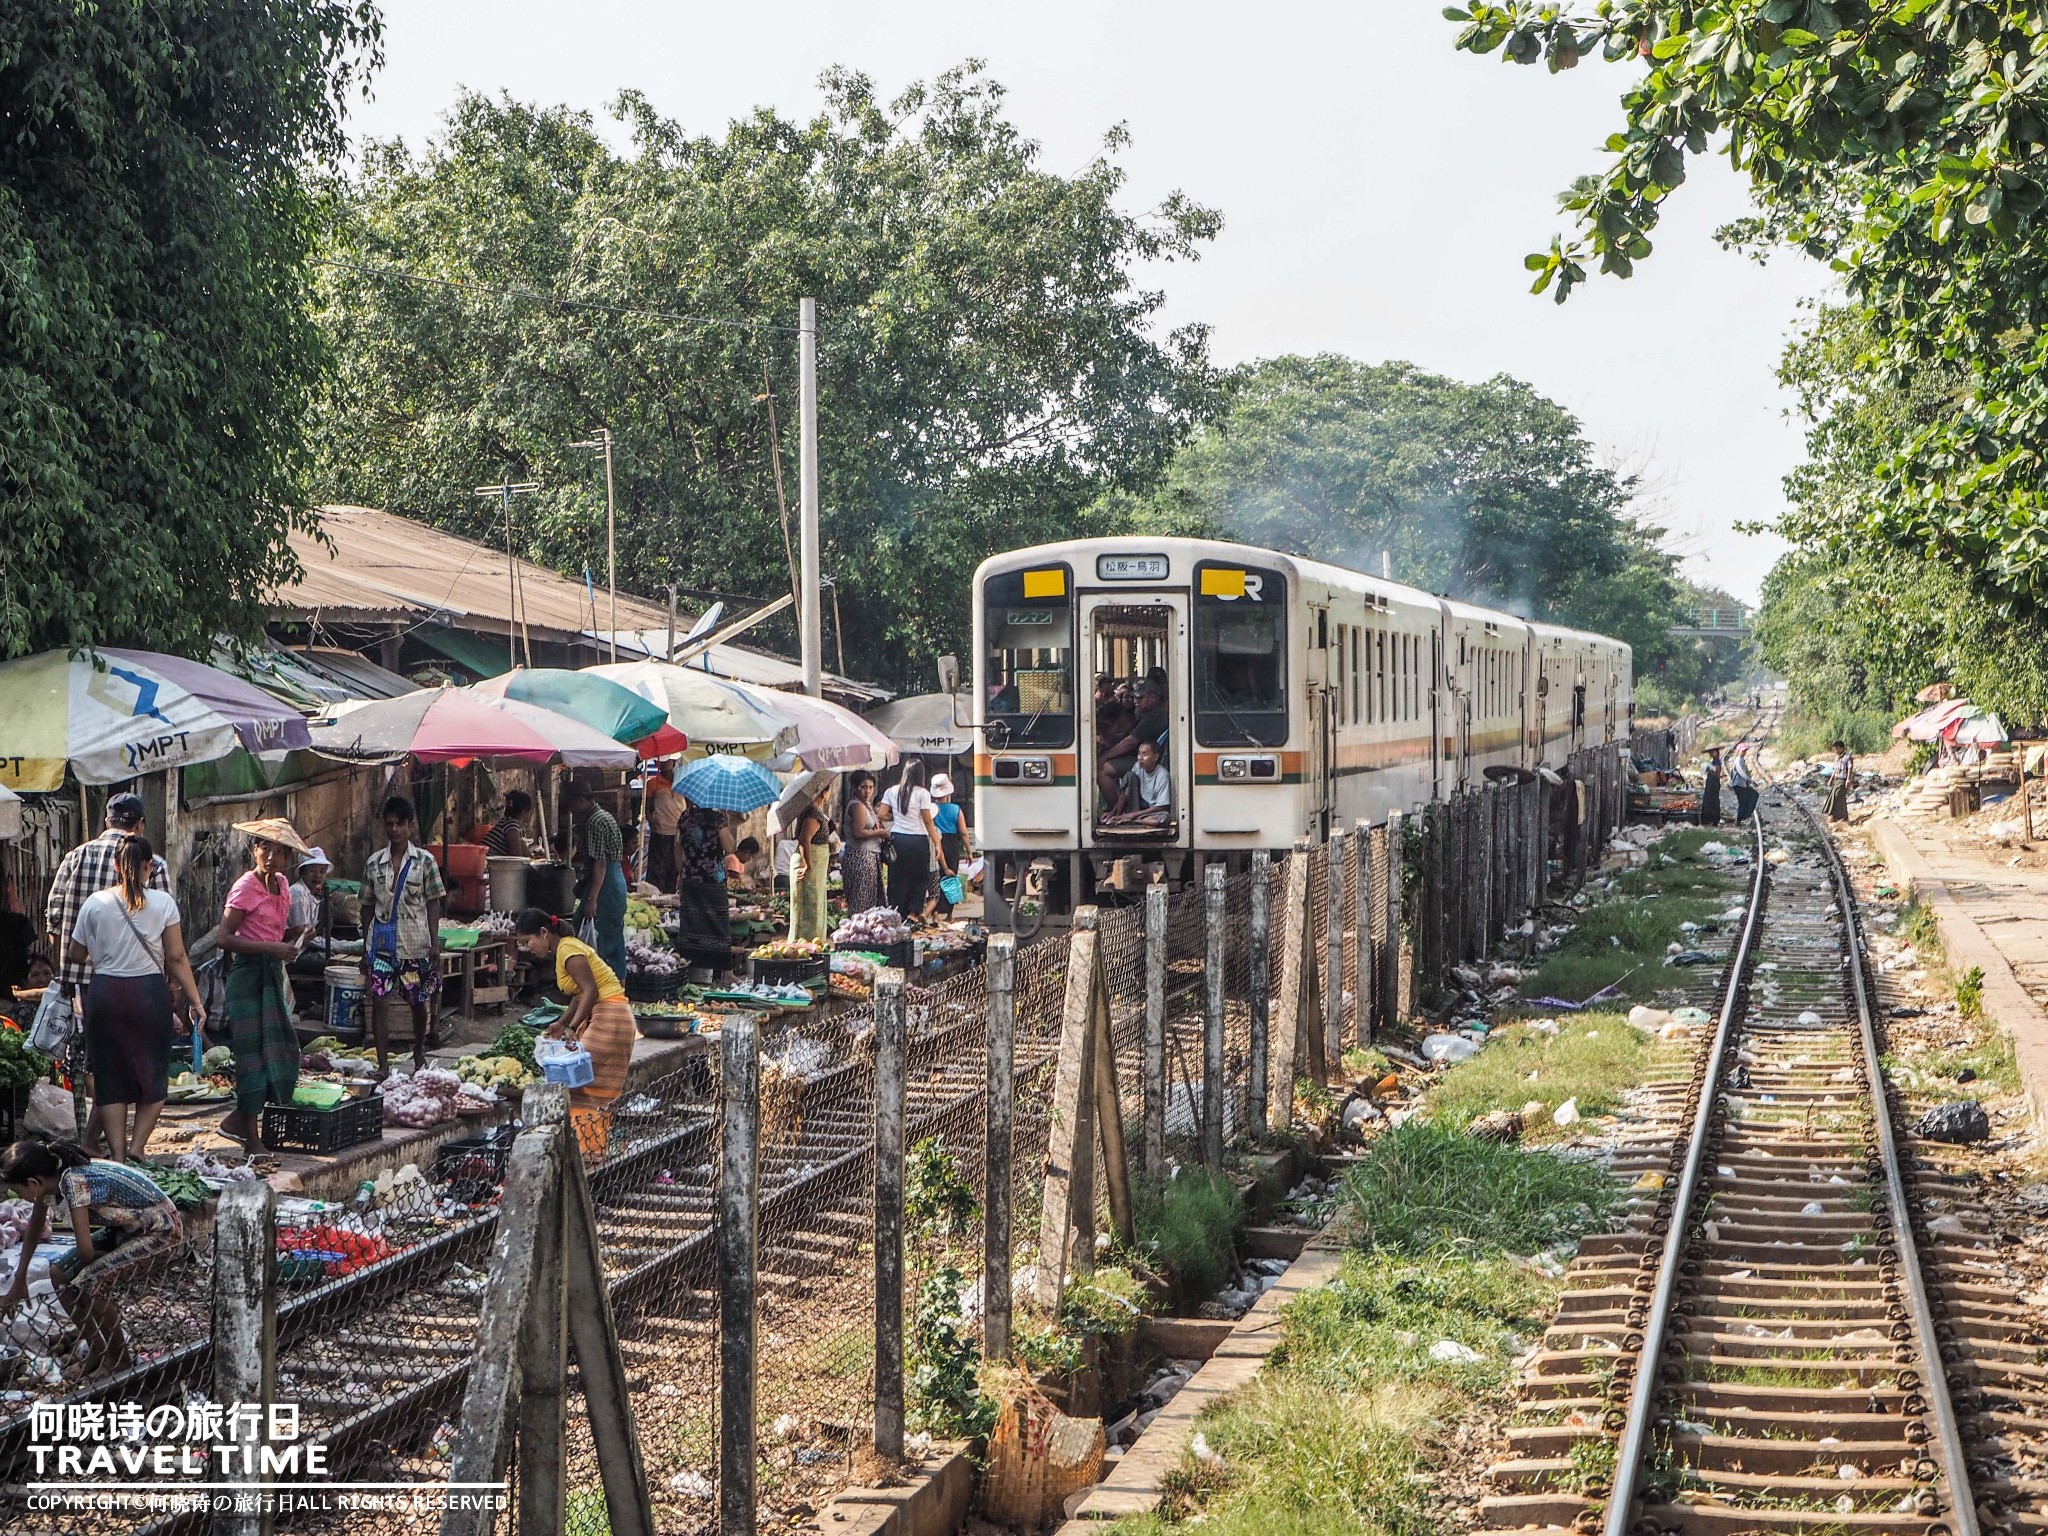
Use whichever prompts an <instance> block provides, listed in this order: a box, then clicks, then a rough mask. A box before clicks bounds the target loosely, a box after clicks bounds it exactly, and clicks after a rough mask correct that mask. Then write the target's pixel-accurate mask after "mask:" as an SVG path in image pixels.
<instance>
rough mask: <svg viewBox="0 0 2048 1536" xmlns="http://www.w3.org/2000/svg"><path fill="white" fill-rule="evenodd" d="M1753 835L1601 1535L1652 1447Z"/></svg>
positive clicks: (1748, 935)
mask: <svg viewBox="0 0 2048 1536" xmlns="http://www.w3.org/2000/svg"><path fill="white" fill-rule="evenodd" d="M1750 820H1751V825H1752V827H1753V829H1754V831H1755V834H1756V854H1755V874H1754V875H1753V877H1752V878H1751V881H1750V888H1749V911H1748V913H1747V915H1746V916H1745V917H1744V919H1743V923H1742V938H1741V940H1740V941H1739V942H1738V943H1737V944H1736V946H1735V952H1734V953H1733V954H1732V955H1731V956H1730V957H1729V960H1728V981H1727V987H1726V990H1725V991H1724V993H1723V995H1722V999H1721V1016H1720V1018H1719V1020H1718V1021H1717V1022H1716V1024H1715V1026H1714V1038H1713V1042H1712V1044H1711V1045H1710V1046H1709V1047H1708V1050H1709V1053H1710V1054H1709V1056H1708V1059H1707V1071H1706V1076H1705V1078H1704V1079H1702V1081H1701V1083H1700V1090H1699V1094H1700V1097H1699V1107H1698V1108H1697V1109H1696V1110H1695V1111H1694V1113H1693V1120H1692V1132H1691V1136H1692V1139H1691V1141H1690V1142H1689V1143H1688V1145H1687V1149H1686V1155H1685V1167H1684V1169H1683V1171H1682V1172H1681V1173H1680V1174H1679V1180H1678V1192H1677V1194H1676V1196H1675V1197H1674V1198H1673V1200H1672V1202H1671V1215H1670V1218H1669V1225H1668V1226H1667V1227H1666V1229H1665V1232H1664V1258H1663V1262H1662V1263H1661V1264H1660V1265H1659V1266H1658V1269H1657V1289H1656V1291H1655V1292H1654V1293H1653V1294H1652V1296H1651V1299H1650V1313H1649V1316H1648V1317H1647V1318H1645V1319H1644V1322H1643V1329H1642V1334H1643V1342H1642V1347H1641V1349H1639V1350H1638V1351H1637V1353H1636V1370H1635V1380H1634V1381H1633V1382H1632V1383H1631V1384H1630V1388H1629V1399H1628V1419H1627V1422H1626V1424H1625V1425H1624V1427H1623V1430H1622V1437H1621V1451H1620V1454H1619V1455H1618V1456H1617V1457H1616V1459H1615V1464H1614V1486H1613V1488H1612V1489H1611V1490H1609V1492H1608V1495H1607V1511H1606V1516H1605V1519H1604V1522H1603V1529H1604V1532H1605V1536H1630V1530H1631V1527H1632V1524H1633V1521H1634V1518H1635V1516H1634V1511H1635V1504H1636V1499H1637V1496H1638V1485H1639V1483H1640V1482H1641V1479H1642V1471H1643V1460H1644V1457H1645V1455H1646V1454H1647V1453H1648V1451H1649V1447H1650V1429H1651V1426H1652V1423H1653V1420H1654V1415H1655V1412H1656V1406H1657V1393H1658V1384H1657V1375H1658V1369H1659V1364H1658V1363H1659V1362H1660V1361H1661V1360H1662V1359H1663V1357H1664V1341H1665V1337H1666V1335H1667V1334H1668V1333H1669V1331H1670V1323H1671V1304H1672V1301H1673V1299H1674V1298H1675V1297H1676V1295H1677V1292H1678V1272H1679V1265H1680V1262H1681V1261H1682V1259H1683V1258H1684V1256H1685V1249H1686V1245H1687V1244H1688V1243H1689V1242H1690V1241H1691V1240H1692V1230H1691V1228H1692V1211H1693V1206H1694V1203H1695V1202H1696V1201H1697V1200H1698V1198H1699V1186H1700V1170H1701V1168H1702V1166H1703V1165H1704V1163H1705V1161H1706V1148H1707V1132H1708V1129H1709V1128H1710V1127H1711V1126H1712V1124H1713V1121H1714V1116H1715V1115H1716V1113H1718V1105H1717V1101H1718V1100H1719V1098H1720V1096H1721V1076H1722V1070H1723V1067H1724V1064H1725V1063H1726V1061H1727V1059H1728V1055H1729V1042H1730V1037H1731V1035H1732V1032H1733V1030H1734V1027H1735V1019H1736V1016H1737V1015H1738V1014H1739V1013H1740V1011H1741V1004H1742V994H1743V982H1744V977H1745V975H1746V974H1747V972H1748V970H1749V960H1750V956H1751V954H1752V953H1753V951H1754V949H1755V946H1756V936H1757V932H1758V930H1759V929H1760V928H1761V927H1762V920H1763V911H1764V898H1765V894H1766V892H1767V891H1768V889H1769V880H1768V875H1767V872H1768V870H1769V868H1770V866H1769V865H1768V864H1766V863H1765V862H1764V824H1763V818H1762V817H1761V816H1760V815H1759V816H1753V817H1751V819H1750Z"/></svg>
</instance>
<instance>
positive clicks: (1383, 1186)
mask: <svg viewBox="0 0 2048 1536" xmlns="http://www.w3.org/2000/svg"><path fill="white" fill-rule="evenodd" d="M1623 1027H1624V1028H1626V1026H1623ZM1486 1054H1487V1053H1484V1052H1482V1053H1481V1056H1480V1058H1479V1060H1481V1061H1483V1060H1484V1059H1485V1055H1486ZM1501 1054H1505V1052H1502V1053H1501ZM1477 1064H1478V1063H1477V1061H1475V1062H1471V1063H1466V1064H1464V1065H1462V1066H1458V1067H1454V1068H1452V1069H1451V1070H1450V1071H1449V1072H1448V1073H1447V1074H1445V1085H1446V1087H1448V1086H1450V1085H1452V1084H1454V1083H1456V1082H1457V1081H1458V1079H1459V1077H1460V1076H1461V1074H1465V1073H1468V1072H1472V1071H1474V1070H1475V1069H1476V1067H1477ZM1623 1198H1624V1197H1623V1195H1622V1193H1621V1191H1620V1190H1619V1189H1618V1188H1617V1187H1616V1186H1615V1185H1614V1183H1613V1181H1612V1180H1611V1179H1610V1178H1609V1177H1608V1176H1607V1174H1606V1173H1605V1171H1604V1170H1603V1169H1601V1168H1600V1167H1599V1166H1598V1165H1597V1164H1593V1163H1589V1162H1585V1161H1580V1160H1577V1159H1572V1158H1567V1157H1564V1156H1562V1155H1560V1154H1558V1153H1555V1152H1548V1151H1540V1150H1539V1151H1523V1150H1520V1149H1518V1148H1516V1147H1513V1146H1506V1145H1500V1144H1497V1143H1492V1142H1485V1141H1480V1140H1478V1139H1476V1138H1472V1137H1468V1136H1465V1135H1463V1134H1462V1133H1461V1132H1459V1131H1457V1130H1454V1129H1452V1128H1451V1126H1450V1125H1448V1124H1443V1123H1438V1122H1437V1121H1436V1120H1434V1119H1426V1118H1415V1119H1411V1120H1409V1121H1408V1122H1407V1123H1406V1124H1404V1125H1402V1126H1400V1127H1398V1128H1396V1129H1395V1130H1392V1131H1390V1132H1388V1133H1387V1134H1386V1135H1384V1136H1382V1137H1380V1138H1379V1139H1378V1140H1377V1141H1375V1142H1374V1143H1373V1144H1372V1146H1371V1147H1370V1148H1369V1149H1368V1150H1367V1152H1366V1155H1365V1159H1364V1161H1363V1163H1362V1165H1361V1166H1360V1167H1358V1168H1356V1169H1354V1170H1353V1171H1352V1173H1351V1174H1350V1176H1349V1177H1348V1178H1347V1180H1346V1181H1345V1184H1344V1186H1343V1188H1342V1191H1341V1194H1340V1199H1341V1200H1342V1202H1343V1203H1344V1204H1345V1205H1346V1206H1347V1208H1348V1210H1349V1213H1350V1215H1351V1217H1352V1219H1353V1222H1354V1223H1355V1224H1354V1225H1353V1226H1352V1227H1351V1228H1350V1230H1351V1231H1352V1232H1353V1233H1354V1234H1355V1237H1354V1242H1355V1246H1354V1248H1353V1251H1352V1252H1350V1253H1348V1254H1347V1255H1346V1256H1345V1259H1344V1263H1343V1267H1342V1269H1341V1271H1340V1273H1339V1274H1338V1276H1337V1277H1336V1278H1335V1279H1333V1280H1331V1281H1330V1282H1329V1283H1328V1284H1327V1285H1325V1286H1322V1287H1320V1288H1319V1289H1317V1290H1315V1291H1311V1292H1309V1293H1307V1294H1306V1295H1303V1296H1301V1297H1300V1298H1298V1299H1297V1300H1295V1301H1294V1302H1293V1303H1292V1304H1291V1305H1290V1306H1289V1307H1288V1308H1287V1309H1286V1311H1285V1313H1284V1314H1283V1315H1282V1323H1281V1326H1282V1329H1283V1336H1282V1341H1281V1344H1280V1347H1279V1348H1278V1349H1277V1350H1276V1351H1275V1352H1274V1354H1273V1355H1272V1356H1271V1357H1270V1358H1269V1360H1268V1362H1267V1364H1266V1367H1265V1369H1264V1370H1263V1371H1261V1372H1260V1374H1259V1377H1258V1379H1257V1380H1256V1381H1255V1382H1253V1383H1252V1385H1251V1386H1249V1387H1248V1388H1246V1389H1245V1390H1244V1391H1242V1392H1240V1393H1237V1394H1236V1395H1235V1396H1233V1397H1232V1398H1230V1399H1229V1400H1228V1401H1227V1402H1225V1403H1223V1404H1221V1405H1219V1406H1218V1407H1216V1408H1214V1409H1212V1410H1210V1411H1209V1412H1208V1413H1205V1414H1204V1415H1203V1416H1202V1419H1201V1421H1200V1423H1199V1426H1198V1428H1199V1432H1200V1435H1201V1443H1200V1445H1199V1447H1197V1448H1195V1449H1193V1450H1192V1451H1191V1453H1190V1455H1189V1456H1188V1458H1187V1459H1186V1461H1185V1463H1184V1464H1183V1466H1182V1467H1181V1468H1180V1469H1179V1471H1177V1472H1176V1474H1175V1475H1174V1477H1173V1479H1172V1481H1171V1484H1170V1487H1169V1490H1168V1499H1167V1507H1166V1508H1165V1510H1164V1511H1163V1512H1162V1513H1160V1514H1157V1515H1148V1516H1145V1517H1143V1518H1141V1519H1136V1520H1127V1521H1124V1522H1121V1523H1120V1524H1119V1525H1117V1526H1116V1527H1114V1528H1113V1529H1114V1532H1115V1536H1165V1533H1167V1532H1169V1531H1171V1530H1173V1529H1174V1528H1176V1527H1177V1526H1179V1525H1181V1524H1184V1523H1188V1522H1189V1521H1191V1520H1192V1519H1194V1518H1196V1517H1199V1519H1200V1523H1201V1528H1202V1531H1203V1536H1253V1533H1258V1536H1268V1533H1273V1532H1279V1533H1283V1536H1339V1533H1343V1536H1356V1533H1359V1532H1368V1533H1374V1536H1436V1533H1439V1532H1441V1531H1442V1530H1444V1529H1445V1525H1446V1522H1445V1518H1444V1517H1445V1514H1446V1511H1445V1510H1444V1509H1443V1507H1442V1503H1443V1501H1442V1499H1441V1497H1440V1496H1439V1495H1438V1494H1437V1492H1436V1491H1435V1489H1434V1488H1433V1487H1432V1485H1431V1483H1430V1481H1429V1478H1428V1476H1427V1466H1428V1463H1429V1461H1430V1455H1431V1448H1432V1445H1433V1444H1434V1441H1435V1437H1436V1436H1437V1435H1438V1433H1439V1432H1440V1431H1441V1429H1442V1427H1443V1425H1444V1424H1445V1423H1447V1422H1449V1421H1451V1420H1453V1419H1455V1418H1457V1417H1459V1416H1460V1415H1462V1414H1465V1413H1467V1412H1469V1411H1470V1410H1471V1409H1472V1408H1473V1407H1474V1406H1475V1405H1476V1404H1478V1403H1479V1402H1481V1401H1483V1400H1488V1399H1495V1400H1502V1401H1504V1400H1505V1394H1506V1393H1507V1391H1508V1389H1509V1387H1510V1385H1511V1383H1512V1380H1513V1376H1514V1360H1515V1357H1516V1356H1517V1355H1518V1354H1519V1353H1520V1352H1521V1350H1522V1349H1523V1348H1524V1347H1526V1345H1527V1344H1528V1342H1529V1340H1530V1339H1532V1338H1534V1337H1536V1336H1538V1335H1540V1334H1541V1332H1542V1330H1543V1327H1544V1325H1545V1322H1546V1320H1547V1319H1548V1318H1549V1316H1550V1315H1551V1313H1552V1312H1553V1310H1554V1309H1555V1307H1556V1303H1557V1292H1558V1281H1557V1280H1556V1279H1555V1278H1554V1277H1553V1274H1552V1273H1551V1270H1552V1268H1554V1266H1550V1265H1545V1266H1542V1267H1539V1266H1538V1265H1536V1264H1532V1263H1531V1262H1530V1261H1529V1260H1528V1259H1527V1258H1526V1257H1523V1255H1528V1254H1531V1253H1536V1252H1541V1251H1543V1250H1546V1249H1556V1248H1560V1247H1561V1246H1562V1245H1565V1244H1568V1243H1570V1242H1571V1241H1573V1240H1575V1239H1576V1238H1577V1236H1578V1235H1579V1234H1580V1233H1582V1232H1585V1231H1589V1230H1592V1229H1594V1228H1597V1227H1599V1226H1601V1225H1603V1224H1604V1223H1605V1222H1606V1221H1607V1219H1608V1218H1609V1217H1610V1216H1611V1215H1612V1214H1613V1212H1614V1211H1615V1210H1616V1209H1617V1208H1618V1207H1619V1205H1620V1203H1621V1201H1622V1199H1623Z"/></svg>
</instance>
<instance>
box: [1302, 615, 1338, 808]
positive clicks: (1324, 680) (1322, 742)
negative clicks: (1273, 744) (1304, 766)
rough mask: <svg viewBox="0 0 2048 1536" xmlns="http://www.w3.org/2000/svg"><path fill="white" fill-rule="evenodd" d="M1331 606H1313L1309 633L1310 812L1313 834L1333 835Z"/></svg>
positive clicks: (1334, 761)
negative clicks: (1331, 813)
mask: <svg viewBox="0 0 2048 1536" xmlns="http://www.w3.org/2000/svg"><path fill="white" fill-rule="evenodd" d="M1332 641H1333V636H1332V634H1331V631H1330V610H1329V609H1328V608H1311V609H1310V610H1309V636H1308V737H1309V760H1308V790H1309V801H1308V812H1309V836H1310V837H1312V838H1314V839H1315V840H1316V841H1317V842H1321V841H1323V840H1324V839H1326V838H1328V837H1329V835H1330V805H1331V802H1332V800H1333V799H1334V796H1333V795H1332V794H1331V787H1332V780H1333V779H1334V778H1335V776H1336V772H1337V711H1336V709H1335V708H1334V707H1333V706H1334V705H1335V702H1336V691H1335V687H1334V673H1333V664H1332V661H1331V649H1330V647H1331V644H1332Z"/></svg>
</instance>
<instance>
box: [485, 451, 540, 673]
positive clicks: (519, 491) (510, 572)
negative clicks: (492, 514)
mask: <svg viewBox="0 0 2048 1536" xmlns="http://www.w3.org/2000/svg"><path fill="white" fill-rule="evenodd" d="M539 489H540V482H539V481H538V480H520V481H517V482H514V481H511V480H504V481H501V482H499V483H498V484H497V485H480V486H478V487H477V488H476V489H475V490H473V491H471V492H470V493H469V494H470V495H472V496H496V497H498V498H499V499H500V500H502V501H503V502H504V504H505V670H506V671H508V672H509V671H511V670H512V669H513V668H514V667H517V666H518V665H519V562H518V560H517V559H515V558H514V556H513V554H512V498H513V497H514V496H526V495H530V494H532V493H533V492H534V491H537V490H539Z"/></svg>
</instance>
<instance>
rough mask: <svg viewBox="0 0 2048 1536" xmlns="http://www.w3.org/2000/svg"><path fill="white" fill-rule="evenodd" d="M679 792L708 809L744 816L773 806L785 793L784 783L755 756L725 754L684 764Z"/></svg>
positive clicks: (678, 778) (678, 784)
mask: <svg viewBox="0 0 2048 1536" xmlns="http://www.w3.org/2000/svg"><path fill="white" fill-rule="evenodd" d="M676 793H677V794H679V795H681V796H682V797H683V798H684V799H685V800H687V801H689V802H690V804H692V805H695V806H701V807H703V808H704V809H706V810H712V811H736V812H738V813H739V814H740V815H743V816H744V815H745V814H746V813H747V812H748V811H758V810H759V809H761V807H762V806H764V805H773V804H774V803H775V801H776V798H777V797H778V796H780V795H781V793H782V781H781V780H779V779H777V778H776V777H775V774H774V773H773V771H772V770H770V769H769V768H768V767H767V766H766V765H765V764H762V763H757V762H755V761H754V759H752V758H751V757H741V756H739V755H737V754H724V755H721V756H718V757H700V758H698V759H697V760H696V761H695V762H694V763H686V764H684V765H683V770H682V772H680V773H678V774H677V775H676Z"/></svg>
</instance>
